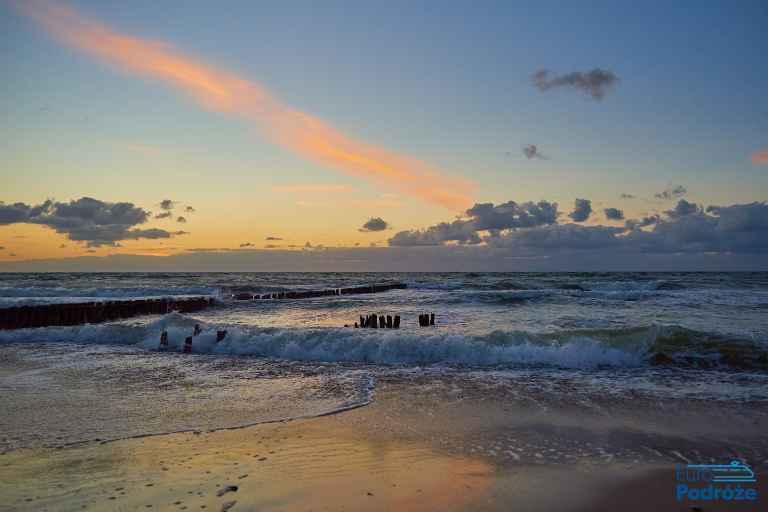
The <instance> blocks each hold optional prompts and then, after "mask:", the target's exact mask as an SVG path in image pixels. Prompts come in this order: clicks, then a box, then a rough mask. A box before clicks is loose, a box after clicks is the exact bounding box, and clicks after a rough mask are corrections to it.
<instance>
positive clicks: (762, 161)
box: [752, 150, 768, 165]
mask: <svg viewBox="0 0 768 512" xmlns="http://www.w3.org/2000/svg"><path fill="white" fill-rule="evenodd" d="M752 163H753V164H755V165H768V150H766V151H757V152H755V153H752Z"/></svg>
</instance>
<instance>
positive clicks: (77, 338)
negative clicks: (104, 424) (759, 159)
mask: <svg viewBox="0 0 768 512" xmlns="http://www.w3.org/2000/svg"><path fill="white" fill-rule="evenodd" d="M196 323H199V324H200V325H201V327H202V329H203V332H202V333H201V334H200V335H198V336H196V337H194V340H193V351H194V352H198V353H214V354H231V355H251V356H260V357H271V358H279V359H288V360H295V361H318V362H363V363H377V364H406V365H431V364H458V365H498V364H522V365H542V364H543V365H552V366H558V367H564V368H594V367H597V366H638V365H642V364H644V358H645V353H644V350H643V349H641V348H636V349H621V348H616V347H611V346H609V345H607V344H605V343H603V342H601V341H600V340H597V339H594V338H591V337H589V336H586V335H567V336H566V337H564V338H563V339H560V340H557V339H554V340H553V339H548V340H542V339H538V338H535V337H533V336H531V335H528V334H527V333H524V332H503V331H496V332H493V333H491V334H488V335H478V336H470V335H466V334H458V333H446V332H440V331H433V332H431V333H429V334H422V333H417V332H413V331H406V330H402V331H394V330H391V331H388V330H375V331H374V330H368V329H351V328H347V329H280V328H253V327H251V328H247V327H233V326H221V325H208V324H205V323H204V322H198V321H196V320H195V319H194V318H191V317H188V316H185V315H181V314H178V313H171V314H169V315H165V316H164V317H162V318H161V319H160V320H157V321H155V322H152V323H151V324H148V325H145V326H140V325H130V324H119V323H118V324H102V325H84V326H76V327H48V328H40V329H22V330H17V331H6V332H0V343H12V342H29V341H36V342H76V343H108V344H114V343H120V344H130V345H139V346H141V347H143V348H145V349H147V350H157V348H158V344H159V337H160V333H161V332H162V331H163V330H166V331H168V338H169V350H172V351H181V350H182V348H183V345H184V340H185V338H186V337H187V336H190V335H191V334H192V329H193V327H194V325H195V324H196ZM220 329H226V330H227V331H228V334H227V336H226V338H225V339H224V341H222V342H220V343H217V342H216V331H217V330H220Z"/></svg>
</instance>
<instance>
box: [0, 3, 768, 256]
mask: <svg viewBox="0 0 768 512" xmlns="http://www.w3.org/2000/svg"><path fill="white" fill-rule="evenodd" d="M691 5H693V4H690V3H687V2H679V3H675V4H674V5H670V4H669V3H661V2H659V3H650V2H641V3H638V2H604V3H599V4H596V3H590V4H589V8H586V7H585V6H584V5H577V3H573V4H572V5H571V4H569V5H566V6H563V5H562V2H554V3H547V2H536V3H528V2H499V3H491V2H483V3H481V4H477V3H470V2H431V3H426V4H422V5H418V6H414V5H413V3H412V2H376V3H374V2H333V3H330V2H329V3H326V2H323V3H322V5H320V3H318V2H291V1H289V2H247V1H227V2H218V3H212V2H208V1H188V2H157V1H145V0H135V1H131V2H116V1H86V0H82V1H68V2H59V1H47V0H45V1H37V0H28V1H25V0H0V40H1V41H2V45H1V46H0V72H1V74H2V78H3V79H2V80H1V81H0V111H1V112H2V115H0V155H2V156H1V157H0V201H2V204H0V248H1V249H0V270H24V269H36V270H56V269H66V270H68V269H75V268H76V269H79V270H87V269H89V268H93V269H94V270H109V269H114V270H135V269H142V270H152V269H155V268H156V269H162V270H173V269H178V270H189V269H194V270H291V269H295V270H308V269H309V270H311V269H313V268H314V267H313V265H314V264H315V263H317V262H318V261H320V262H321V263H318V267H317V270H346V269H348V270H367V269H374V270H387V269H390V270H408V269H413V270H427V269H431V268H434V269H441V270H463V269H469V268H472V269H475V268H477V269H486V270H528V269H551V270H570V269H571V268H570V267H569V263H568V262H572V263H573V262H582V263H583V265H582V264H581V263H573V264H574V265H575V266H574V268H573V269H581V268H586V267H590V268H591V267H595V268H591V269H594V270H599V269H600V268H601V262H603V263H604V264H605V268H606V269H612V268H614V266H615V265H616V261H617V260H621V261H624V262H626V264H627V265H628V266H629V267H632V266H633V265H634V267H638V268H637V269H640V270H643V269H646V267H650V268H659V269H666V268H669V269H685V268H688V267H690V268H691V269H698V268H703V269H704V268H705V269H717V268H720V267H722V268H747V269H758V268H760V269H766V268H768V263H766V262H768V254H766V253H768V205H766V204H765V201H766V200H768V103H767V102H766V91H768V70H766V65H765V55H768V38H766V36H765V30H766V29H765V27H766V25H768V4H766V3H765V2H764V1H755V2H748V1H743V2H697V3H696V4H695V7H691ZM83 198H85V199H83ZM577 199H578V200H581V201H577ZM46 201H49V202H46ZM512 202H514V203H512ZM555 203H556V205H555ZM443 223H444V224H443ZM373 244H375V246H376V247H375V248H372V247H371V246H372V245H373ZM116 255H122V256H116ZM131 255H136V256H131ZM148 256H153V257H151V258H150V257H148ZM160 257H162V260H161V259H160ZM312 258H315V259H312ZM318 258H319V259H318ZM32 260H35V262H32ZM39 260H45V261H39ZM313 262H315V263H313ZM394 262H397V263H394ZM587 262H588V263H587ZM639 267H642V268H639ZM628 269H635V268H628Z"/></svg>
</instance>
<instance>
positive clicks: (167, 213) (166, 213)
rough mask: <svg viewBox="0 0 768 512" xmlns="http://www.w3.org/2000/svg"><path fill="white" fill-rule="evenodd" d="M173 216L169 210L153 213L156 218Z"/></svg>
mask: <svg viewBox="0 0 768 512" xmlns="http://www.w3.org/2000/svg"><path fill="white" fill-rule="evenodd" d="M172 216H173V213H171V212H162V213H158V214H157V215H155V218H156V219H168V218H170V217H172Z"/></svg>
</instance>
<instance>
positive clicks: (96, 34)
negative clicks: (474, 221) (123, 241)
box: [14, 0, 474, 210]
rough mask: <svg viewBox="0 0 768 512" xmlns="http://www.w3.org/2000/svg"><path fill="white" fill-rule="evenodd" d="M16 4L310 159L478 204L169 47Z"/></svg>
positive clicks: (409, 190) (406, 190) (435, 174)
mask: <svg viewBox="0 0 768 512" xmlns="http://www.w3.org/2000/svg"><path fill="white" fill-rule="evenodd" d="M14 5H16V7H17V8H18V9H19V10H20V11H21V12H22V13H24V14H25V15H27V16H29V17H30V18H32V19H34V20H35V21H36V22H38V23H39V24H41V25H42V26H43V27H45V28H46V29H47V30H48V31H49V32H50V33H51V34H53V35H54V36H55V37H56V38H58V39H59V40H61V41H63V42H64V43H66V44H68V45H70V46H72V47H74V48H77V49H79V50H82V51H83V52H85V53H88V54H90V55H93V56H95V57H97V58H99V59H101V60H103V61H105V62H107V63H110V64H113V65H116V66H117V67H118V68H120V69H122V70H125V71H129V72H131V73H135V74H138V75H143V76H147V77H151V78H156V79H160V80H163V81H165V82H166V83H169V84H171V85H172V86H174V87H176V88H177V89H179V90H182V91H184V92H186V93H187V94H189V95H190V96H191V97H192V98H193V99H194V100H196V101H197V102H198V103H199V104H200V105H201V106H203V107H204V108H206V109H208V110H211V111H215V112H222V113H227V114H231V115H236V116H239V117H243V118H246V119H248V120H250V121H252V122H253V123H254V124H255V125H256V126H257V127H258V128H259V129H260V131H261V133H263V134H264V135H265V136H266V137H268V138H269V139H271V140H272V141H274V142H276V143H278V144H280V145H282V146H284V147H286V148H288V149H290V150H292V151H294V152H296V153H298V154H300V155H302V156H303V157H305V158H307V159H308V160H311V161H313V162H316V163H319V164H322V165H326V166H328V167H331V168H334V169H336V170H338V171H341V172H344V173H345V174H349V175H352V176H357V177H360V178H365V179H370V180H373V181H374V182H376V183H379V184H384V185H387V186H390V187H393V188H395V189H397V190H399V191H401V192H402V193H403V194H408V195H411V196H415V197H418V198H420V199H424V200H427V201H429V202H432V203H437V204H440V205H442V206H445V207H447V208H450V209H452V210H460V209H464V208H466V207H468V206H469V205H471V203H472V200H471V197H470V195H469V193H470V191H471V190H473V189H474V184H473V183H472V182H469V181H465V180H459V179H455V178H450V177H447V176H444V175H443V174H442V173H441V172H439V170H438V169H435V168H433V167H432V166H430V165H429V164H427V163H425V162H422V161H420V160H418V159H415V158H412V157H409V156H407V155H402V154H397V153H394V152H391V151H388V150H386V149H383V148H379V147H376V146H373V145H371V144H368V143H365V142H362V141H358V140H355V139H352V138H350V137H348V136H347V135H345V134H343V133H341V132H339V131H338V130H336V129H335V128H333V127H332V126H330V125H329V124H327V123H325V122H324V121H322V120H320V119H318V118H316V117H314V116H312V115H310V114H307V113H305V112H301V111H299V110H296V109H293V108H291V107H290V106H288V105H285V104H284V103H282V102H281V101H280V100H279V99H278V98H276V97H275V96H274V95H272V94H271V93H270V92H269V91H267V90H266V89H265V88H264V87H263V86H261V85H260V84H258V83H255V82H251V81H249V80H246V79H243V78H240V77H239V76H237V75H235V74H232V73H229V72H226V71H222V70H218V69H216V68H214V67H212V66H209V65H207V64H205V63H203V62H201V61H198V60H196V59H194V58H191V57H188V56H186V55H183V54H182V53H179V52H177V51H176V50H175V49H174V48H173V47H172V46H171V45H169V44H167V43H164V42H161V41H152V40H146V39H140V38H135V37H129V36H126V35H123V34H121V33H119V32H116V31H114V30H112V29H111V28H109V27H107V26H106V25H103V24H101V23H99V22H97V21H94V20H91V19H88V18H85V17H83V16H81V15H80V14H79V13H78V12H77V11H75V10H74V9H72V8H70V7H68V6H65V5H62V4H60V3H58V2H53V1H50V0H25V1H21V0H17V1H15V2H14Z"/></svg>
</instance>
